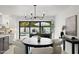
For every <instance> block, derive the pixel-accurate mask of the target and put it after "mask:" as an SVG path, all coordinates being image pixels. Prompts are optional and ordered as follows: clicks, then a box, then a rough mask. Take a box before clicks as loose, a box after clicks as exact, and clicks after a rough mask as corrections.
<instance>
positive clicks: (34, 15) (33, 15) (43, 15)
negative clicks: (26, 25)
mask: <svg viewBox="0 0 79 59" xmlns="http://www.w3.org/2000/svg"><path fill="white" fill-rule="evenodd" d="M33 6H34V14H33V13H31V14H30V15H31V19H36V18H39V19H43V18H44V17H45V13H44V12H43V14H42V16H37V14H36V11H37V10H36V7H37V5H33Z"/></svg>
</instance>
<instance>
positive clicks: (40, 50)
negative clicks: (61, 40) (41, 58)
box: [31, 47, 53, 54]
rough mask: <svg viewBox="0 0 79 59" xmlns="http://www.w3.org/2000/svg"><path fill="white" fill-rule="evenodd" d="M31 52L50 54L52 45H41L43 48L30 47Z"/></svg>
mask: <svg viewBox="0 0 79 59" xmlns="http://www.w3.org/2000/svg"><path fill="white" fill-rule="evenodd" d="M31 51H32V54H52V53H53V48H52V47H43V48H31Z"/></svg>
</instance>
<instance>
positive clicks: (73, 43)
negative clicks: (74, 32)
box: [63, 37, 79, 54]
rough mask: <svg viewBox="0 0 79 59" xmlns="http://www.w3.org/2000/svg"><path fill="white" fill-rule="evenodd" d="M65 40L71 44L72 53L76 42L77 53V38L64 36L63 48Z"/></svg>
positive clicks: (78, 41) (78, 42)
mask: <svg viewBox="0 0 79 59" xmlns="http://www.w3.org/2000/svg"><path fill="white" fill-rule="evenodd" d="M65 41H67V42H69V43H71V44H72V54H75V44H78V54H79V39H77V38H75V39H73V40H72V39H70V38H67V37H64V40H63V49H64V50H65V48H66V47H65Z"/></svg>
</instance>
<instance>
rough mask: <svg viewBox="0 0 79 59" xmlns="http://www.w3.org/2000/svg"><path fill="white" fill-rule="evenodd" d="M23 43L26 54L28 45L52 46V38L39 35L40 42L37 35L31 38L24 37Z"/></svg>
mask: <svg viewBox="0 0 79 59" xmlns="http://www.w3.org/2000/svg"><path fill="white" fill-rule="evenodd" d="M23 43H24V45H25V47H26V54H28V48H29V47H35V48H42V47H50V46H53V42H52V39H50V38H44V37H40V42H38V36H33V37H31V38H25V39H24V40H23Z"/></svg>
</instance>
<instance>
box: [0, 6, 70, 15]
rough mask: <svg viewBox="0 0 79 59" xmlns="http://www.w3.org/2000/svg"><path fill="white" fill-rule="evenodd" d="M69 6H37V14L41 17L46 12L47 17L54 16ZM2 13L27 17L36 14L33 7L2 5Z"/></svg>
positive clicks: (0, 8) (0, 9) (0, 10)
mask: <svg viewBox="0 0 79 59" xmlns="http://www.w3.org/2000/svg"><path fill="white" fill-rule="evenodd" d="M69 7H70V6H69V5H37V7H36V14H37V16H41V15H42V13H43V12H44V13H45V14H46V15H47V16H54V15H56V14H58V13H60V12H62V11H64V10H66V9H67V8H69ZM0 12H1V13H3V14H8V15H18V16H24V15H25V13H26V15H27V16H29V15H30V13H31V12H32V13H33V12H34V6H33V5H0Z"/></svg>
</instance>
